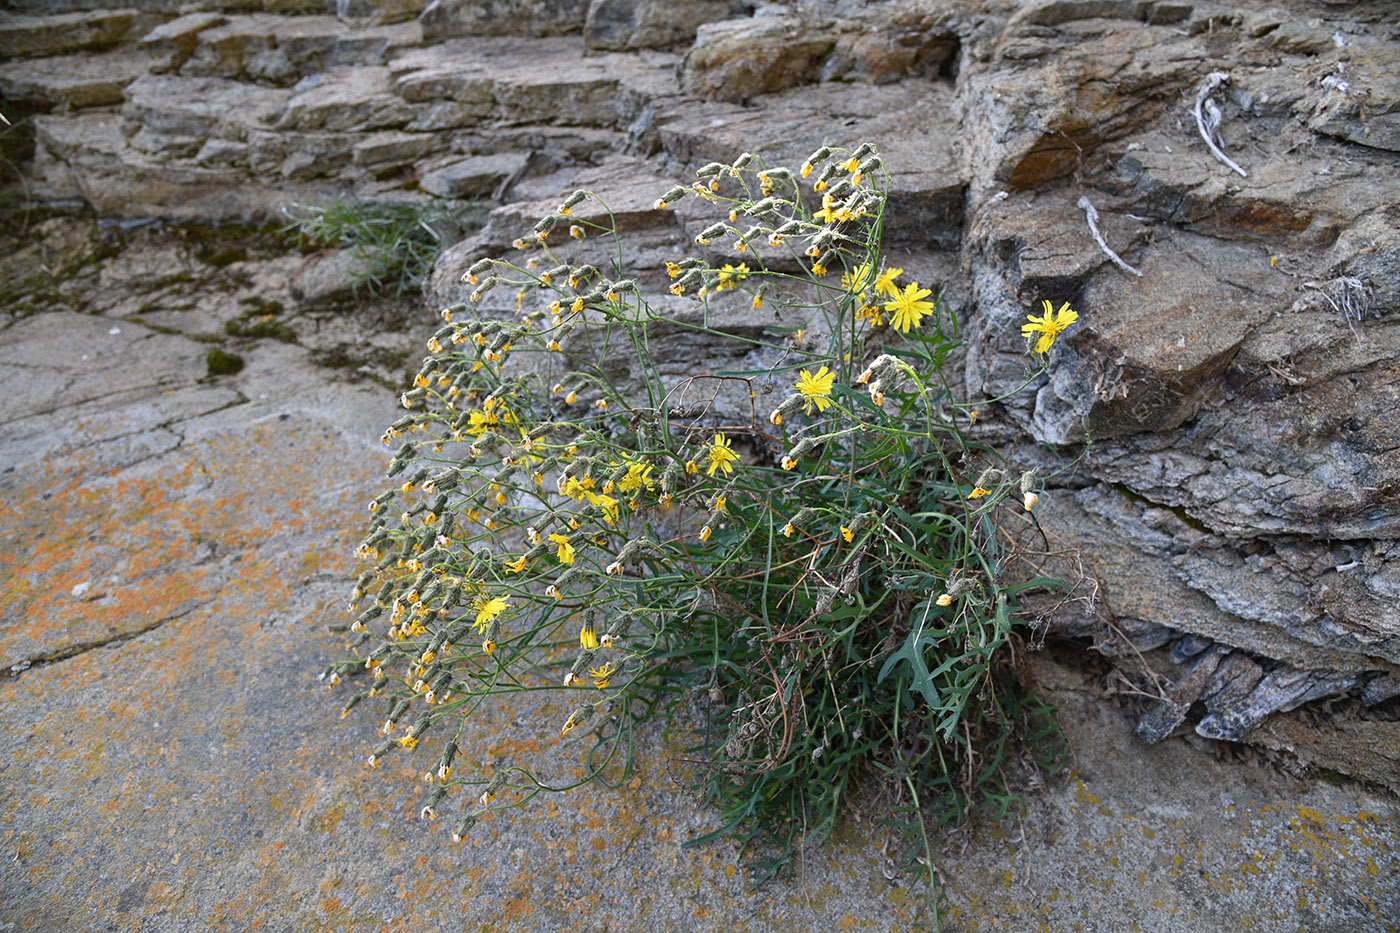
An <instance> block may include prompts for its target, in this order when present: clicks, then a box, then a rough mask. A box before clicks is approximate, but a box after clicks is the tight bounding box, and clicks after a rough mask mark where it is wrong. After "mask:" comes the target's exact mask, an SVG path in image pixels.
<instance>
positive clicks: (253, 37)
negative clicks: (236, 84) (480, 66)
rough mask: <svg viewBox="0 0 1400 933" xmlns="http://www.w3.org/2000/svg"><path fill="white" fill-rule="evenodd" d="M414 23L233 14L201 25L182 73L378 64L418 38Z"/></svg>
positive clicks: (316, 72)
mask: <svg viewBox="0 0 1400 933" xmlns="http://www.w3.org/2000/svg"><path fill="white" fill-rule="evenodd" d="M421 36H422V33H421V29H420V28H419V26H418V24H417V23H399V24H397V25H384V26H376V27H373V28H363V29H354V28H349V27H347V26H345V25H344V24H343V23H341V22H340V21H339V20H337V19H336V18H335V17H333V16H272V15H267V14H256V15H252V16H235V17H232V18H230V19H229V20H228V22H226V23H224V24H223V25H220V26H215V27H212V28H208V29H205V30H202V31H200V32H199V33H198V34H197V35H196V37H195V38H196V44H195V48H194V51H193V52H192V53H191V54H190V56H189V58H188V60H187V61H185V62H184V63H183V64H182V66H181V68H180V71H181V73H182V74H185V75H212V76H215V77H222V78H237V79H240V80H252V81H263V82H269V83H272V84H281V85H286V84H292V83H294V82H296V81H298V80H304V79H307V78H319V77H320V76H321V73H322V72H323V71H325V70H327V69H330V68H334V67H337V66H342V65H380V64H383V63H384V62H385V61H387V60H388V58H389V57H390V55H391V54H393V52H395V51H396V50H399V49H403V48H407V47H411V46H416V45H417V44H418V43H419V42H420V40H421Z"/></svg>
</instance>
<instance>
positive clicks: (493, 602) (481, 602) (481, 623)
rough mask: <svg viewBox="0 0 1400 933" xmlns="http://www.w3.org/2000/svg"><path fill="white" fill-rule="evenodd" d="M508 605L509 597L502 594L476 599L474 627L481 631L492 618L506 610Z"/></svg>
mask: <svg viewBox="0 0 1400 933" xmlns="http://www.w3.org/2000/svg"><path fill="white" fill-rule="evenodd" d="M509 605H510V599H509V598H508V597H504V596H493V597H491V598H490V599H478V600H477V601H476V605H475V607H474V608H475V609H476V623H475V624H476V628H477V630H478V631H481V630H483V629H485V628H486V626H487V625H488V624H489V623H490V622H491V620H492V619H494V618H496V616H498V615H500V614H501V613H502V612H505V611H506V607H507V606H509Z"/></svg>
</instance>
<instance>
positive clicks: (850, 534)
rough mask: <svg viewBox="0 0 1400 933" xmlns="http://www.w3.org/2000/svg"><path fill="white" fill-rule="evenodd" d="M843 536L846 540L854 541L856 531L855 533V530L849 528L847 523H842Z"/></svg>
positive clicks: (848, 541)
mask: <svg viewBox="0 0 1400 933" xmlns="http://www.w3.org/2000/svg"><path fill="white" fill-rule="evenodd" d="M841 537H842V538H845V539H846V542H847V543H848V544H849V543H850V542H851V541H854V540H855V537H856V533H855V532H854V531H852V530H851V529H849V528H847V527H846V526H845V525H842V526H841Z"/></svg>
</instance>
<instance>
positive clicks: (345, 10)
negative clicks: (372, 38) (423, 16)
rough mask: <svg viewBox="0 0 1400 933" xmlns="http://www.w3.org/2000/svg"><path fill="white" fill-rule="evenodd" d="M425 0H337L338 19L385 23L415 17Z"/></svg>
mask: <svg viewBox="0 0 1400 933" xmlns="http://www.w3.org/2000/svg"><path fill="white" fill-rule="evenodd" d="M423 6H424V0H335V16H336V19H338V20H340V21H341V22H343V23H353V24H357V25H359V24H365V23H372V24H375V25H384V24H389V23H401V22H403V21H404V20H409V19H413V18H414V17H416V16H417V15H418V14H419V13H422V12H423Z"/></svg>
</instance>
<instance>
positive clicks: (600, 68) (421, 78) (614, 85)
mask: <svg viewBox="0 0 1400 933" xmlns="http://www.w3.org/2000/svg"><path fill="white" fill-rule="evenodd" d="M543 63H548V64H547V67H546V66H544V64H543ZM674 63H675V58H674V56H671V55H665V54H662V53H644V54H642V55H636V56H624V55H616V54H610V55H602V56H596V57H585V56H584V54H583V49H582V47H581V46H580V45H579V43H578V42H577V40H569V39H541V40H521V39H515V38H498V39H489V38H487V39H457V40H453V41H451V42H447V43H444V44H443V45H441V46H434V47H432V48H428V49H421V50H417V51H414V52H409V53H406V54H404V55H401V56H399V57H398V58H396V59H395V60H394V61H393V62H392V63H391V65H390V71H391V73H392V75H393V84H394V89H395V91H396V93H398V94H399V95H400V96H401V97H402V98H403V100H406V101H408V102H410V103H418V104H425V105H427V106H425V107H422V108H419V109H420V111H421V112H423V113H424V116H422V117H420V118H419V120H418V121H416V122H415V123H414V124H411V125H412V126H413V127H414V128H415V129H425V130H426V129H443V128H448V127H449V126H451V127H469V126H475V125H477V124H479V123H482V122H486V121H491V122H498V123H507V124H517V123H553V124H565V125H575V126H578V125H582V126H602V127H613V128H620V127H624V126H626V125H627V124H628V123H630V122H631V121H632V120H633V119H635V117H636V115H637V114H638V113H640V112H641V110H642V108H643V107H644V106H645V104H646V103H648V102H649V101H650V100H652V99H654V98H656V97H660V96H663V95H666V94H672V93H675V90H676V85H675V79H674V77H673V75H672V71H671V69H672V67H673V65H674ZM432 107H436V108H437V109H436V110H435V111H431V110H429V108H432ZM430 113H431V117H429V114H430ZM428 119H431V121H432V125H431V126H428V125H424V121H425V120H428ZM454 121H455V122H454Z"/></svg>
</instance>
